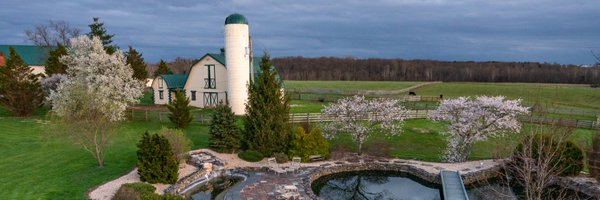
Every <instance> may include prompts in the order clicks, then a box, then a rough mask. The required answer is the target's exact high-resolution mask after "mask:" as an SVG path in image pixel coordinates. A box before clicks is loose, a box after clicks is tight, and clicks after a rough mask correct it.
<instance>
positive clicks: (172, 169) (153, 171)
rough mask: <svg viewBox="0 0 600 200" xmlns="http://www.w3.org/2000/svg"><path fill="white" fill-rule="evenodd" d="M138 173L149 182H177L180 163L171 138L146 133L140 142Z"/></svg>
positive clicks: (141, 178) (143, 179)
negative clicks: (170, 142)
mask: <svg viewBox="0 0 600 200" xmlns="http://www.w3.org/2000/svg"><path fill="white" fill-rule="evenodd" d="M137 156H138V164H137V165H138V174H139V175H140V180H142V181H145V182H148V183H171V184H172V183H175V182H176V181H177V176H178V170H179V165H178V162H177V160H176V159H175V154H173V150H172V149H171V145H170V144H169V140H167V139H166V138H165V137H164V136H162V135H159V134H152V135H150V134H148V132H146V133H144V135H143V136H142V139H141V141H140V143H138V151H137Z"/></svg>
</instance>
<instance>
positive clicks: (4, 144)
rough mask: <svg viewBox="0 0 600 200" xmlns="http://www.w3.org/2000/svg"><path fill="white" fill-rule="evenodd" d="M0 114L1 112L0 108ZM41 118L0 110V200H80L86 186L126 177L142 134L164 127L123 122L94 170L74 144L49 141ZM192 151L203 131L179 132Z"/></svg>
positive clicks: (204, 139)
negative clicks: (100, 165)
mask: <svg viewBox="0 0 600 200" xmlns="http://www.w3.org/2000/svg"><path fill="white" fill-rule="evenodd" d="M0 110H1V109H0ZM39 114H42V116H36V117H30V118H13V117H7V116H6V112H5V111H1V112H0V130H1V131H0V132H1V133H0V155H2V159H1V160H2V161H1V162H0V172H2V175H1V176H0V199H86V196H85V193H86V192H87V191H88V190H89V189H90V188H92V187H94V186H97V185H99V184H102V183H104V182H107V181H110V180H112V179H115V178H117V177H120V176H122V175H124V174H126V173H127V172H128V171H130V170H131V169H133V167H134V166H135V163H136V159H137V158H136V150H137V147H136V144H137V142H138V140H139V139H140V137H141V135H142V134H143V132H144V131H146V130H149V131H150V132H155V131H158V130H160V129H161V128H162V127H163V126H170V124H168V123H150V122H126V123H124V124H122V126H120V127H119V129H118V131H117V132H116V134H115V135H114V141H113V143H112V144H111V145H110V147H109V148H108V151H107V153H106V166H105V167H104V168H102V169H99V168H98V167H97V165H96V161H95V160H94V159H93V157H92V156H91V155H90V154H89V153H87V152H85V151H83V150H82V149H80V148H79V147H78V146H76V145H74V144H72V143H69V142H67V141H64V140H62V139H60V138H56V137H53V135H52V134H50V133H48V132H47V131H46V130H47V126H48V125H45V124H42V123H43V122H44V121H43V118H44V117H43V111H41V112H40V113H39ZM184 131H185V134H186V135H187V136H188V137H189V138H190V139H191V140H192V141H193V142H194V148H203V147H206V146H207V145H208V141H207V138H208V134H207V132H208V128H207V127H206V126H200V125H196V124H194V125H192V126H191V127H190V128H188V129H186V130H184Z"/></svg>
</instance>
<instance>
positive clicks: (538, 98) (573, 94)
mask: <svg viewBox="0 0 600 200" xmlns="http://www.w3.org/2000/svg"><path fill="white" fill-rule="evenodd" d="M415 92H416V93H417V94H418V95H424V96H439V95H440V94H443V95H444V97H450V98H452V97H459V96H477V95H489V96H495V95H503V96H506V97H508V98H512V99H516V98H522V99H523V101H524V103H526V104H529V105H531V104H533V103H534V102H541V103H543V104H545V105H547V106H550V107H553V108H567V109H569V108H577V109H582V110H588V111H589V110H595V111H600V90H599V89H594V88H590V87H589V85H570V84H535V83H440V84H432V85H427V86H424V87H421V88H418V89H416V90H415Z"/></svg>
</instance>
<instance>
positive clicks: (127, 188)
mask: <svg viewBox="0 0 600 200" xmlns="http://www.w3.org/2000/svg"><path fill="white" fill-rule="evenodd" d="M155 190H156V188H155V187H154V186H152V185H150V184H148V183H141V182H137V183H126V184H123V185H121V187H120V188H119V190H117V193H115V196H113V198H112V199H113V200H131V199H140V197H141V196H142V195H144V194H154V191H155Z"/></svg>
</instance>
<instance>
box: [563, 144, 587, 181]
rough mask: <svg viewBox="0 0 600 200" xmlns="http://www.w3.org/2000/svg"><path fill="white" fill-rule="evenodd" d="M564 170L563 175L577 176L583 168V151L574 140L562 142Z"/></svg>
mask: <svg viewBox="0 0 600 200" xmlns="http://www.w3.org/2000/svg"><path fill="white" fill-rule="evenodd" d="M561 148H563V150H562V151H563V154H562V155H563V158H562V161H561V163H563V166H564V168H563V170H562V172H561V174H560V175H562V176H577V175H578V174H579V172H581V170H583V151H582V150H581V149H580V148H579V147H578V146H577V145H576V144H575V143H573V142H571V141H566V142H564V143H563V144H562V146H561Z"/></svg>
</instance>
